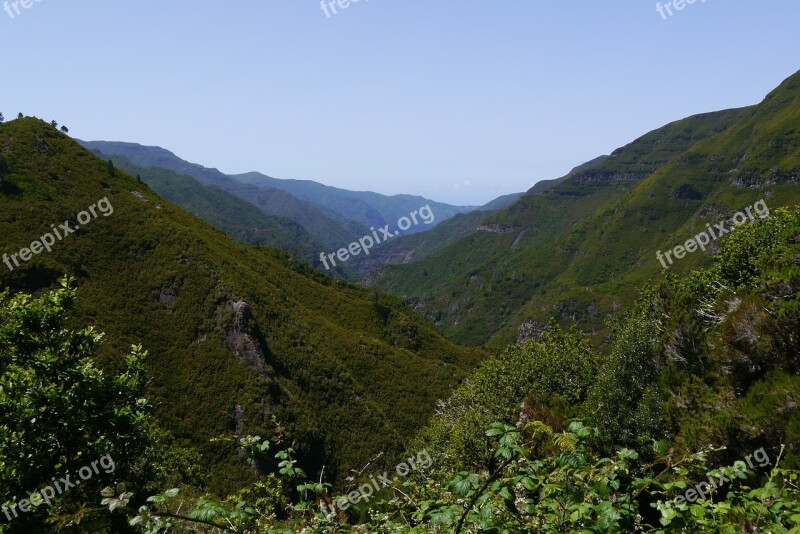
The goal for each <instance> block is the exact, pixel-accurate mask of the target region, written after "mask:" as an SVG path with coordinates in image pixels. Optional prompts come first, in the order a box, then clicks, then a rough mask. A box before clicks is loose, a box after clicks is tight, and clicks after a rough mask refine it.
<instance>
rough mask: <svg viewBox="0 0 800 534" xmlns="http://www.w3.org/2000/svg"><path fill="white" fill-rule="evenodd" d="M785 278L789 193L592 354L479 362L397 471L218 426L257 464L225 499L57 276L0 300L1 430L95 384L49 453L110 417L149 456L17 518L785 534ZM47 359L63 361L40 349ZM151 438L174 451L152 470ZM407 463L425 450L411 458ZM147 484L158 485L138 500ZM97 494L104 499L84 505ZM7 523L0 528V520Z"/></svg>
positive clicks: (639, 309) (660, 291) (137, 357)
mask: <svg viewBox="0 0 800 534" xmlns="http://www.w3.org/2000/svg"><path fill="white" fill-rule="evenodd" d="M798 290H800V208H797V207H795V208H793V209H791V210H789V209H782V210H778V211H776V212H774V213H773V214H772V215H771V217H770V218H768V219H765V220H763V221H759V222H758V223H756V224H754V225H752V226H741V227H738V228H737V229H736V230H735V232H734V233H733V234H732V235H731V236H729V237H727V238H725V239H724V241H723V244H722V248H721V249H720V251H719V253H718V254H717V255H716V262H715V263H714V265H713V266H712V267H710V268H707V269H704V270H698V271H695V272H693V273H691V274H689V275H682V276H678V275H675V276H670V277H668V278H667V279H665V280H663V281H662V282H660V283H658V284H656V285H655V286H653V287H649V288H646V289H644V290H643V291H642V293H641V296H640V298H639V300H638V301H637V303H636V305H635V306H634V307H632V308H631V309H630V310H628V311H627V312H626V313H624V314H622V315H621V316H619V317H618V318H617V319H615V320H614V321H612V323H613V324H612V325H610V330H611V331H612V333H613V335H612V341H611V349H610V353H609V355H608V356H606V357H601V355H599V354H597V353H595V352H594V350H593V349H592V347H591V344H590V343H589V341H588V339H587V338H586V337H585V335H584V334H582V333H581V332H579V331H577V330H575V331H571V332H564V331H562V330H561V329H560V327H559V326H558V325H557V324H555V323H552V324H551V325H550V328H549V329H548V331H547V332H545V333H544V334H543V336H542V338H541V340H540V341H535V340H530V341H528V342H527V343H526V344H525V345H515V346H511V347H509V348H508V349H506V350H505V351H504V352H503V353H502V354H500V355H498V357H496V358H492V359H490V360H488V361H486V362H485V363H484V364H482V365H481V366H480V367H479V369H478V370H477V371H476V372H475V373H474V375H473V376H472V377H471V378H470V380H469V381H468V382H467V383H465V384H464V385H462V386H461V387H460V388H459V389H458V390H457V391H456V392H455V393H454V394H453V395H452V396H451V397H450V399H449V400H448V402H447V403H444V404H442V405H441V406H440V408H439V410H438V411H437V414H436V415H435V416H434V417H433V418H432V420H431V423H430V424H429V425H428V427H427V428H426V429H425V430H423V431H422V432H421V433H420V434H419V435H418V437H417V439H416V441H415V442H414V443H412V444H410V446H409V449H408V452H407V453H406V454H405V455H402V456H401V457H400V460H399V461H402V459H403V458H409V460H406V462H412V460H413V458H414V457H415V455H416V458H417V460H418V465H417V468H416V469H413V470H410V469H400V466H399V465H400V464H398V468H397V470H396V473H397V476H395V474H394V473H391V476H388V475H390V473H389V468H386V467H378V465H377V464H371V463H369V464H366V465H365V467H364V468H363V469H361V470H360V471H359V472H358V474H357V475H356V476H355V477H354V478H353V480H352V482H351V483H350V484H349V488H342V489H344V490H345V491H344V492H341V490H339V491H337V490H335V489H334V488H332V487H331V486H330V484H328V483H327V477H326V474H325V472H324V471H323V472H322V473H316V472H314V473H307V472H306V471H304V470H303V469H302V468H300V466H299V465H298V463H297V461H296V458H295V451H294V449H293V447H292V444H291V442H290V441H288V440H287V439H286V436H285V435H283V434H281V432H280V431H279V430H278V431H276V432H274V433H273V434H272V435H270V436H269V437H268V438H261V437H258V436H253V437H239V438H236V436H235V435H233V434H231V435H230V439H232V440H233V439H238V445H239V446H241V447H242V449H243V451H244V452H245V453H246V454H245V455H244V456H243V457H242V459H241V460H240V461H241V462H242V465H243V466H245V465H250V466H251V467H252V468H253V469H255V468H256V467H258V466H260V467H262V468H265V469H266V470H267V471H269V472H270V474H269V475H266V476H262V477H260V480H258V481H257V482H254V483H253V484H252V485H251V486H250V487H249V488H247V489H244V490H242V491H239V492H234V493H232V494H231V495H230V496H229V497H228V498H225V499H215V498H213V496H211V497H212V498H208V497H209V495H204V494H202V492H200V490H199V488H198V487H197V486H195V485H192V484H191V483H189V482H188V480H189V479H190V478H191V473H192V472H193V471H194V469H193V468H192V465H191V462H192V460H193V459H194V460H195V461H196V459H195V458H193V456H192V454H191V451H186V450H182V449H180V448H179V447H177V448H176V446H175V445H174V444H173V443H174V442H173V441H171V440H170V439H169V438H168V436H166V435H164V434H163V433H162V434H161V435H159V434H158V433H157V432H156V431H155V429H154V428H153V424H152V419H151V418H150V416H149V415H148V414H147V403H146V402H145V401H141V400H137V399H136V394H135V389H136V387H138V385H140V384H141V372H142V370H143V367H142V366H141V358H142V357H143V356H144V354H143V352H142V349H141V348H134V350H133V352H132V353H131V356H130V357H129V359H128V369H127V370H125V371H123V372H122V374H121V375H120V376H119V377H118V378H112V377H106V376H104V375H103V374H102V373H100V372H97V371H94V370H93V367H92V364H91V362H90V360H88V356H89V355H90V353H91V352H92V350H93V349H94V348H95V346H96V342H97V341H98V340H99V338H98V336H97V335H96V334H93V333H92V331H91V330H81V331H74V330H69V329H66V328H65V327H64V325H63V309H64V308H65V307H68V306H69V305H70V303H71V302H72V294H73V293H72V292H71V291H70V290H69V289H60V290H57V291H55V292H52V293H46V294H44V295H43V296H41V297H39V298H38V299H31V298H30V297H28V296H25V295H20V296H17V297H14V298H9V297H4V298H3V299H2V301H1V302H2V308H1V309H2V318H3V324H4V328H3V329H2V330H0V342H2V344H3V348H4V349H5V350H6V351H7V352H9V353H10V354H12V356H11V358H12V362H13V365H9V366H6V367H5V368H6V369H7V371H5V372H4V374H3V376H2V379H1V381H0V384H9V385H13V384H18V383H20V381H22V380H24V378H23V377H33V376H36V377H39V378H38V380H37V383H39V384H41V385H40V390H41V391H43V392H49V393H48V395H50V396H49V397H43V396H41V395H38V394H32V395H31V396H30V402H26V403H24V406H25V409H24V410H21V409H19V408H18V407H17V403H16V401H12V400H11V396H7V397H0V399H2V400H4V403H0V408H1V409H3V410H4V413H8V414H9V415H8V416H7V418H6V420H7V421H8V423H6V424H5V426H4V430H5V429H6V428H9V429H11V431H12V432H13V431H14V429H22V428H24V427H25V422H26V421H28V420H29V418H30V417H31V415H34V416H36V414H42V416H44V417H48V418H49V420H52V421H53V423H54V424H52V425H41V426H33V427H30V428H27V429H26V430H25V434H26V435H27V436H29V437H28V438H26V439H27V440H28V441H31V442H37V443H50V442H58V443H61V441H60V440H59V439H58V436H59V435H60V434H59V433H60V432H63V431H64V428H65V426H64V425H63V424H61V423H63V422H64V421H66V422H69V421H70V420H71V418H72V417H74V416H73V415H72V414H73V413H77V414H79V416H80V413H81V411H80V410H81V409H82V408H79V407H76V408H70V403H69V402H66V403H61V404H63V406H64V409H63V411H59V412H58V413H57V414H56V417H53V415H51V413H50V410H49V409H48V408H49V407H50V406H51V405H52V404H53V403H52V400H53V399H54V398H58V397H59V395H66V392H67V391H71V390H73V389H80V390H82V391H85V393H83V395H82V396H81V398H85V399H86V401H87V402H89V403H94V402H96V399H98V398H102V399H106V398H108V395H109V394H111V395H112V398H113V399H114V400H112V401H111V402H110V403H109V405H106V406H104V407H103V409H104V410H105V411H109V410H111V411H113V413H114V414H115V415H113V416H107V417H95V418H91V419H90V423H88V424H86V425H85V427H86V432H87V434H88V436H91V437H92V438H94V437H97V436H100V437H101V439H99V440H96V439H89V440H87V441H86V444H85V445H82V444H81V443H82V442H81V441H79V440H75V439H72V440H65V443H66V445H65V450H67V451H70V452H71V453H72V455H71V456H66V457H67V458H71V457H75V458H85V457H91V456H92V455H93V454H94V455H97V454H104V453H107V452H108V451H111V450H115V449H113V447H114V446H115V445H114V443H115V440H116V439H120V438H117V437H116V436H114V437H113V439H112V436H111V434H110V432H109V429H110V428H115V427H116V426H118V425H123V426H124V427H125V428H128V429H129V430H128V431H127V432H125V433H123V436H128V435H133V436H141V437H137V438H135V439H131V438H127V446H128V448H127V449H126V450H125V452H124V453H122V452H116V453H115V454H120V455H123V454H124V455H125V459H126V461H129V462H135V460H136V459H138V458H141V457H145V458H146V457H148V451H150V450H151V446H150V444H151V443H153V442H158V443H159V444H160V453H159V454H158V455H155V456H153V455H152V453H151V454H150V456H151V457H152V458H151V463H149V464H147V466H148V468H146V469H145V468H143V467H141V464H139V465H140V469H141V471H132V470H131V469H130V468H129V469H127V470H124V471H121V473H124V474H120V475H116V473H115V475H116V476H114V477H104V478H105V479H100V480H98V483H100V482H105V483H106V484H107V486H105V487H104V489H103V490H102V495H100V494H99V493H96V494H95V495H94V501H93V500H92V495H91V492H89V493H83V492H80V493H79V492H74V493H69V494H68V496H67V497H65V498H64V499H63V500H59V501H57V502H56V503H55V504H54V505H53V506H51V507H48V506H45V505H41V506H39V507H37V508H36V511H35V513H36V515H31V516H29V519H30V520H34V519H37V520H39V521H42V520H44V517H45V516H48V515H49V516H51V518H52V519H51V520H52V521H57V522H59V523H60V524H62V525H64V526H65V527H67V528H69V527H70V525H76V524H77V525H78V526H77V527H76V528H84V522H85V521H88V522H91V525H92V528H103V527H102V525H103V524H107V525H110V524H111V523H112V522H114V521H118V520H120V518H125V519H127V521H129V524H130V525H131V526H132V528H135V529H144V530H145V531H147V532H161V531H189V530H192V529H193V531H202V532H212V531H219V532H222V531H227V532H264V533H267V532H272V533H288V532H295V531H304V532H320V533H322V532H348V531H353V532H456V533H458V532H633V531H663V532H730V533H735V532H742V531H745V532H761V531H763V532H771V533H787V532H792V533H796V532H799V531H800V486H799V484H800V478H799V477H800V471H798V470H797V467H798V463H800V456H799V455H798V453H800V436H798V431H799V430H800V408H799V406H800V404H798V401H800V398H798V397H800V387H799V386H800V376H799V375H798V371H800V360H798V354H800V338H798V335H797V332H798V331H800V330H798V326H800V291H798ZM26 325H31V326H29V327H26ZM45 333H46V334H45ZM72 340H75V341H72ZM87 340H88V342H87ZM66 351H70V352H66ZM60 353H64V356H66V358H63V359H62V358H57V357H54V355H56V354H60ZM77 369H81V370H82V371H81V372H75V371H76V370H77ZM110 384H113V385H114V386H113V387H111V388H109V385H110ZM121 385H122V386H121ZM56 386H58V387H56ZM117 391H120V392H119V393H118V392H117ZM112 392H113V393H112ZM67 400H68V399H67ZM90 405H91V404H90ZM76 410H77V412H76ZM120 418H122V419H120ZM118 421H119V422H118ZM71 424H73V425H76V424H77V422H74V421H73V422H72V423H71ZM5 431H8V430H5ZM16 431H17V432H21V430H16ZM121 439H125V438H124V437H123V438H121ZM0 447H2V448H0V458H12V459H13V458H19V457H20V456H21V455H22V454H24V451H25V449H24V448H23V449H20V448H18V447H15V446H14V442H13V440H10V439H4V440H2V441H0ZM87 451H91V452H87ZM165 451H170V452H168V454H169V455H171V456H173V457H175V458H180V461H179V462H178V461H175V462H169V465H170V466H171V468H169V469H168V468H164V467H163V466H164V465H167V464H165V463H164V459H163V455H164V454H165ZM418 451H422V452H418ZM44 457H45V458H49V457H47V456H44ZM420 458H426V459H429V460H430V461H429V462H426V463H423V464H422V466H420V465H419V464H420V461H419V460H420ZM754 459H755V461H753V460H754ZM70 465H71V466H77V465H80V461H75V462H73V463H72V464H70ZM3 466H4V467H3V469H4V472H3V473H0V476H2V477H4V480H9V479H10V480H12V481H13V483H14V484H16V486H15V488H16V490H12V491H10V492H6V493H5V494H4V495H2V498H3V499H5V500H6V501H9V502H14V501H15V500H18V499H20V498H21V496H23V495H25V494H24V493H20V492H19V488H20V487H27V488H28V490H31V488H38V487H40V486H41V485H43V484H46V483H47V481H48V476H47V468H49V467H50V463H48V462H47V461H45V462H43V463H38V462H36V461H34V462H30V461H29V462H24V461H19V462H16V463H11V462H9V461H4V462H3ZM6 466H10V467H6ZM11 466H13V467H11ZM176 466H181V467H179V468H176ZM197 467H199V466H195V468H197ZM381 473H382V474H383V476H382V477H381V476H380V475H379V474H381ZM377 480H381V481H385V482H386V483H387V485H386V486H384V484H383V482H381V483H378V482H377ZM22 481H24V484H23V483H21V482H22ZM167 481H168V482H174V483H175V484H174V486H175V487H174V488H173V487H172V486H170V485H168V484H167ZM123 483H124V485H120V484H123ZM159 483H160V484H161V492H160V493H158V494H155V495H152V496H151V497H150V498H149V499H147V500H145V496H146V495H148V489H149V488H152V487H153V486H154V485H158V484H159ZM373 488H377V489H373ZM94 490H95V491H96V490H97V487H96V486H95V487H94ZM87 491H88V490H87ZM199 492H200V493H199ZM100 499H102V502H103V504H104V505H106V507H107V511H105V512H104V511H102V509H99V508H98V507H96V506H94V507H92V505H96V504H97V501H98V500H100ZM348 500H350V503H348ZM18 524H21V523H14V522H11V524H10V526H9V527H6V530H8V531H9V532H15V531H17V530H15V529H17V528H18V527H17V525H18ZM98 525H99V526H98ZM107 528H111V527H107ZM113 528H117V529H119V528H121V527H119V523H117V526H115V527H113ZM198 529H199V530H198Z"/></svg>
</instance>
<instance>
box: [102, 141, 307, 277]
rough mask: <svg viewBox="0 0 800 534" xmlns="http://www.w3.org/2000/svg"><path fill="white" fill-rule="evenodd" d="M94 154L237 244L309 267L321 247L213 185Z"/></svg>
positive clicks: (286, 221)
mask: <svg viewBox="0 0 800 534" xmlns="http://www.w3.org/2000/svg"><path fill="white" fill-rule="evenodd" d="M94 153H95V154H96V155H97V156H98V157H100V158H102V159H107V160H110V161H111V162H112V163H113V164H114V166H115V167H116V168H118V169H121V170H122V171H124V172H126V173H128V174H130V175H131V176H136V177H137V178H141V180H142V181H143V182H144V183H146V184H147V185H148V186H150V188H151V189H153V191H154V192H155V193H156V194H158V195H159V196H160V197H162V198H165V199H166V200H169V201H170V202H173V203H175V204H176V205H178V206H180V207H181V208H183V209H184V210H186V211H188V212H189V213H191V214H193V215H194V216H196V217H199V218H200V219H203V220H204V221H206V222H207V223H209V224H210V225H212V226H214V227H215V228H217V229H219V230H222V231H223V232H225V233H227V234H228V235H230V236H231V237H233V238H234V239H236V240H237V241H241V242H242V243H250V244H255V245H268V246H273V247H277V248H280V249H281V250H285V251H287V252H288V251H294V252H296V253H297V255H298V257H299V258H301V259H303V260H304V261H306V262H307V263H313V262H314V261H315V260H316V258H317V256H318V254H319V251H320V250H322V248H323V246H322V245H321V244H319V243H317V242H316V240H315V239H314V238H313V237H312V236H311V234H309V233H308V232H307V231H306V230H305V228H303V227H302V226H301V225H300V224H298V223H297V222H295V221H293V220H292V219H289V218H287V217H273V216H270V215H267V214H266V213H264V212H263V211H261V210H260V209H258V208H257V207H255V206H254V205H252V204H250V203H249V202H246V201H245V200H243V199H241V198H239V197H237V196H235V195H232V194H230V193H227V192H225V191H223V190H222V189H219V188H218V187H216V186H213V185H203V184H201V183H200V182H198V181H197V180H195V179H194V178H192V177H191V176H189V175H187V174H177V173H174V172H172V171H168V170H165V169H160V168H158V167H140V166H138V165H134V164H133V163H132V162H131V161H130V160H129V159H128V158H126V157H124V156H109V155H107V154H104V153H103V152H102V151H100V150H95V151H94Z"/></svg>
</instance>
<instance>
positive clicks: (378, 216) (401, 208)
mask: <svg viewBox="0 0 800 534" xmlns="http://www.w3.org/2000/svg"><path fill="white" fill-rule="evenodd" d="M231 178H234V179H236V180H239V181H240V182H243V183H246V184H255V185H261V186H266V187H271V188H275V189H281V190H283V191H286V192H287V193H290V194H291V195H293V196H295V197H297V198H299V199H301V200H305V201H307V202H311V203H313V204H315V205H317V206H321V207H325V208H326V209H329V210H331V211H333V212H336V213H338V214H339V215H341V216H343V217H346V218H348V219H350V220H353V221H356V222H358V223H360V224H362V225H364V226H366V227H370V226H374V227H376V228H379V227H382V226H384V225H386V224H390V225H394V224H395V223H396V222H397V220H398V219H399V218H400V217H404V216H407V215H408V214H409V213H411V212H412V211H414V210H418V209H419V208H421V207H422V206H425V205H429V206H430V207H431V210H432V211H433V213H434V214H435V215H436V220H434V221H433V223H432V224H433V225H434V226H435V225H437V224H440V223H441V222H443V221H445V220H447V219H449V218H451V217H453V216H454V215H457V214H459V213H469V212H470V211H474V210H477V209H481V210H483V209H484V208H482V207H478V206H452V205H450V204H445V203H443V202H435V201H433V200H430V199H427V198H424V197H421V196H415V195H392V196H386V195H381V194H379V193H373V192H371V191H348V190H346V189H340V188H337V187H331V186H327V185H323V184H320V183H318V182H313V181H311V180H280V179H278V178H271V177H269V176H266V175H264V174H261V173H258V172H249V173H245V174H234V175H231ZM512 199H513V195H508V197H507V198H506V197H501V198H499V199H496V200H494V201H492V202H493V205H495V206H497V207H504V206H506V205H508V204H510V203H511V201H512ZM493 209H497V208H493ZM429 228H430V227H429V226H412V227H411V228H409V229H408V230H407V231H406V232H405V233H406V234H414V233H417V232H424V231H426V230H428V229H429Z"/></svg>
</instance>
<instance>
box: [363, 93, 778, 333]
mask: <svg viewBox="0 0 800 534" xmlns="http://www.w3.org/2000/svg"><path fill="white" fill-rule="evenodd" d="M762 108H763V105H762V106H759V107H754V108H744V109H736V110H727V111H721V112H715V113H708V114H703V115H697V116H694V117H689V118H687V119H684V120H681V121H677V122H674V123H671V124H669V125H667V126H665V127H663V128H660V129H658V130H655V131H653V132H650V133H649V134H647V135H645V136H643V137H641V138H639V139H637V140H636V141H634V142H632V143H631V144H629V145H627V146H625V147H622V148H620V149H618V150H616V151H615V152H614V153H613V154H611V155H610V156H607V157H602V158H598V159H596V160H593V161H592V162H589V163H587V164H585V165H583V166H581V167H579V168H577V169H575V170H574V171H573V172H571V173H570V174H569V175H567V176H566V177H564V178H561V179H559V180H555V181H552V182H549V183H547V184H545V185H544V186H542V187H539V188H536V187H535V188H534V189H533V190H532V191H533V193H529V194H527V195H525V196H524V197H522V198H521V199H520V200H519V201H518V202H516V203H515V204H514V205H512V206H510V207H509V208H507V209H504V210H500V211H498V212H496V213H494V214H493V215H491V216H490V217H488V218H487V220H486V221H484V223H483V225H482V227H481V229H479V230H477V231H475V232H473V233H472V234H471V235H468V236H466V237H464V238H463V239H461V240H459V241H457V242H456V243H453V244H452V245H450V246H448V247H445V248H443V249H441V250H440V251H438V252H437V253H435V254H433V255H432V256H430V257H428V258H426V259H424V260H422V261H420V262H418V263H412V264H409V265H402V266H392V267H388V268H386V269H384V270H383V271H382V272H381V273H379V274H378V275H376V276H375V277H374V278H372V282H373V284H374V285H376V286H378V287H381V288H384V289H387V290H389V291H392V292H394V293H396V294H399V295H413V296H415V297H419V298H420V305H419V307H418V309H421V310H424V312H425V313H426V315H428V316H429V317H431V318H433V319H435V320H436V321H437V324H439V326H440V327H441V328H442V330H443V331H444V332H445V333H446V334H447V335H448V336H450V337H451V338H452V339H456V340H459V341H461V342H466V343H473V344H480V343H484V342H486V341H488V340H491V342H492V343H493V344H497V345H501V344H505V343H507V342H511V341H514V340H517V339H526V338H527V337H530V336H533V335H536V333H537V332H539V331H541V329H542V328H543V327H544V325H545V324H546V322H547V319H548V317H550V316H556V317H558V318H559V319H560V320H563V321H573V320H578V321H581V322H582V323H583V324H584V325H585V326H586V327H587V329H589V330H593V331H595V332H597V333H599V334H602V333H603V332H604V331H605V330H604V320H603V318H604V316H605V315H607V314H609V313H612V312H614V311H615V310H617V309H619V307H620V306H621V305H622V304H624V303H629V302H630V301H631V300H632V298H633V295H634V291H635V288H637V287H640V286H641V284H642V283H644V282H645V281H646V280H647V279H648V278H649V277H651V276H653V275H655V274H656V273H657V271H658V268H657V267H658V266H657V264H656V265H654V264H653V261H652V259H651V257H652V258H655V251H656V250H658V249H659V248H664V247H665V246H666V245H665V244H663V243H658V242H657V241H656V240H651V241H650V242H649V243H647V244H645V243H643V241H642V235H649V236H653V235H655V233H656V232H657V233H658V234H661V233H662V232H663V233H665V234H669V233H670V232H673V231H677V230H678V229H679V228H680V227H681V226H683V225H684V224H685V223H686V221H687V220H689V218H690V217H691V214H690V212H689V211H683V212H681V213H672V214H671V215H669V216H668V215H667V214H665V213H664V212H662V213H661V214H658V213H648V215H647V216H644V215H643V214H641V213H639V212H634V213H635V215H631V214H630V213H628V212H626V211H625V210H626V209H628V208H629V207H630V205H629V204H627V202H629V199H632V198H634V197H635V198H636V199H638V201H641V202H645V203H649V204H650V205H651V206H655V205H657V204H659V203H661V204H662V205H665V206H667V208H666V210H667V211H670V212H671V210H674V209H675V206H677V205H681V206H684V205H686V206H689V205H691V206H692V211H691V213H694V212H699V211H700V210H702V207H703V201H702V200H694V199H695V198H696V197H697V195H696V193H695V189H694V187H695V186H694V184H692V183H690V182H689V181H688V177H686V176H684V174H665V171H666V168H667V167H668V166H669V163H670V162H671V161H675V160H680V159H681V158H682V157H683V156H682V154H684V153H686V151H687V150H689V149H690V148H691V147H693V146H695V145H697V144H698V143H700V142H702V141H705V140H709V139H715V138H719V137H720V136H724V135H726V132H727V131H729V130H730V129H732V127H733V126H734V125H736V124H740V123H741V122H742V121H745V120H747V118H748V117H751V116H753V115H754V114H761V110H762ZM772 133H773V134H778V133H777V132H772ZM715 157H716V156H715ZM718 157H725V156H723V155H722V154H720V155H719V156H718ZM673 172H674V171H673ZM656 176H663V177H665V178H664V180H666V181H667V182H669V183H670V184H673V187H672V189H671V193H670V194H671V195H672V196H671V197H670V200H667V199H666V198H665V197H664V196H663V195H662V196H660V197H656V192H655V191H654V190H653V189H652V187H651V186H650V185H649V184H651V183H652V180H654V179H656ZM682 186H683V187H682ZM718 186H719V188H720V189H735V186H734V185H733V184H731V183H730V181H728V182H727V183H724V182H722V181H719V182H718ZM697 187H699V185H698V186H697ZM750 193H753V191H750ZM764 194H766V192H765V193H764ZM752 196H754V194H750V195H745V194H743V195H739V196H738V200H736V202H735V203H734V204H732V205H731V206H727V207H726V209H730V208H732V207H734V206H739V205H740V204H741V207H744V206H747V205H749V204H752V202H753V201H754V200H756V199H752V200H751V199H750V198H751V197H752ZM653 210H656V211H657V208H653ZM617 220H625V221H626V223H625V225H621V226H618V227H617V230H618V231H617V232H614V233H609V232H608V230H607V229H606V227H607V225H608V224H612V221H617ZM687 237H690V236H687ZM684 240H685V238H684ZM675 244H678V243H677V242H676V243H675ZM623 273H628V274H631V278H629V279H626V280H625V282H624V283H623V282H622V281H621V280H620V278H619V277H620V276H621V275H622V274H623ZM603 283H607V284H608V285H607V286H605V287H601V285H600V284H603Z"/></svg>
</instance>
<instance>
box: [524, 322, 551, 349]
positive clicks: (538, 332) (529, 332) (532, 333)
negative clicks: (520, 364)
mask: <svg viewBox="0 0 800 534" xmlns="http://www.w3.org/2000/svg"><path fill="white" fill-rule="evenodd" d="M545 330H547V325H546V324H545V323H540V322H538V321H525V322H524V323H522V324H521V325H520V327H519V328H518V329H517V343H519V344H520V345H524V344H525V343H526V342H527V341H528V340H529V339H534V340H537V341H538V340H539V339H541V336H542V332H544V331H545Z"/></svg>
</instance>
